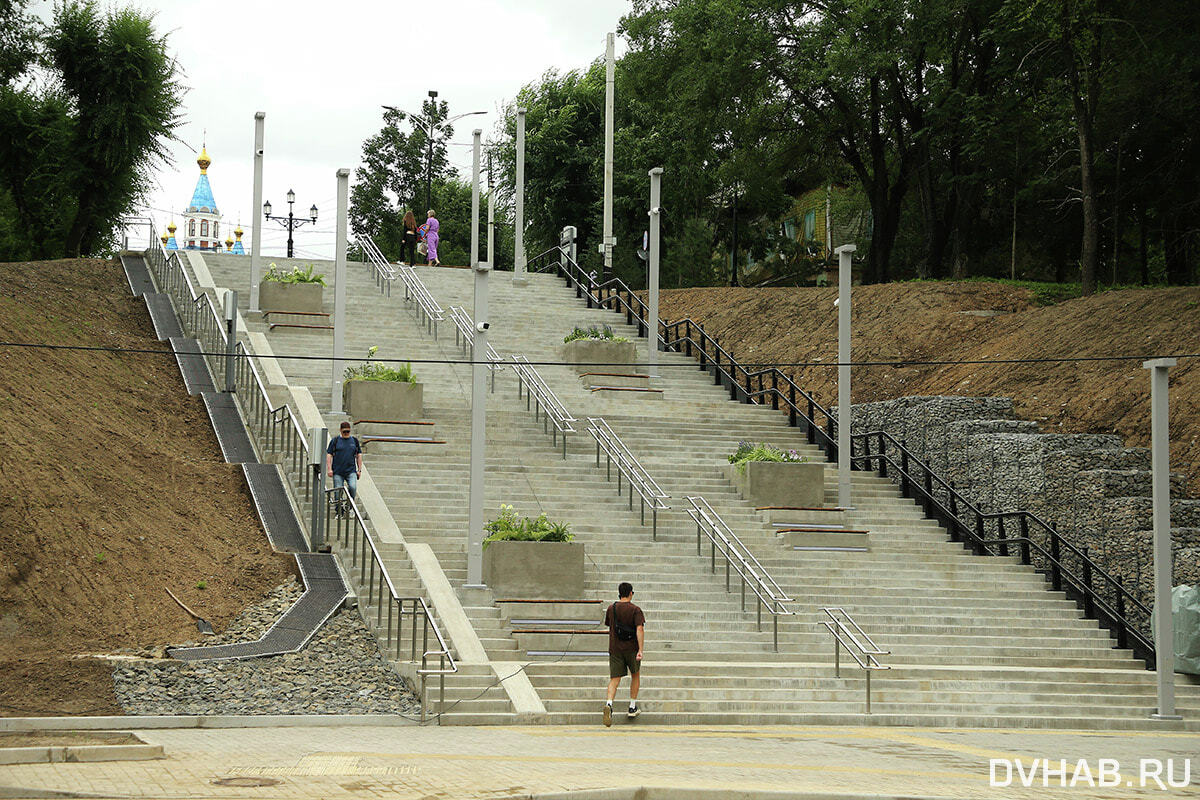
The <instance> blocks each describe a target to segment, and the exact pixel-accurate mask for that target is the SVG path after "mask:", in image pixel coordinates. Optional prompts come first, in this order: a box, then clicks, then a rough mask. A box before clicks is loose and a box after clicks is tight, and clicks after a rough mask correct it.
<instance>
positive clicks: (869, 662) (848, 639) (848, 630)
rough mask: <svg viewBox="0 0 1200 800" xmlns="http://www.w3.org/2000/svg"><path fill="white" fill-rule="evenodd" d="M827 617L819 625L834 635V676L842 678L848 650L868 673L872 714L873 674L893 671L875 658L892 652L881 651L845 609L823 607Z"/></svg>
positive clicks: (868, 691)
mask: <svg viewBox="0 0 1200 800" xmlns="http://www.w3.org/2000/svg"><path fill="white" fill-rule="evenodd" d="M821 610H822V611H824V612H825V616H827V617H829V619H828V620H820V622H819V624H820V625H821V626H822V627H824V628H825V630H827V631H829V633H830V634H832V635H833V674H834V676H835V677H838V678H840V677H842V656H841V650H842V648H843V647H844V648H846V652H847V653H849V654H850V655H851V656H853V657H854V660H855V661H856V662H858V666H859V668H860V669H862V670H864V671H865V672H866V677H867V713H868V714H870V713H871V673H872V672H873V671H875V670H883V669H891V667H889V666H886V665H884V664H880V663H879V659H877V658H876V657H875V656H886V655H891V651H890V650H881V649H880V648H879V645H877V644H875V642H874V641H872V640H871V637H870V636H868V635H867V634H866V632H864V631H863V629H862V628H860V627H859V626H858V623H857V622H855V621H854V618H853V617H851V616H850V615H849V614H847V613H846V610H845V609H844V608H841V607H839V606H830V607H828V608H826V607H824V606H823V607H822V608H821ZM859 637H862V639H863V640H865V641H866V643H867V646H864V645H863V643H862V641H860V640H859Z"/></svg>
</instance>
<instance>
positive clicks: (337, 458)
mask: <svg viewBox="0 0 1200 800" xmlns="http://www.w3.org/2000/svg"><path fill="white" fill-rule="evenodd" d="M325 471H326V472H328V473H329V477H331V478H333V488H335V489H340V488H342V486H345V487H346V489H347V490H348V491H349V492H350V497H351V498H355V497H358V479H359V477H361V476H362V446H361V445H359V443H358V437H357V436H351V435H350V423H349V422H342V425H341V429H340V431H339V433H338V435H337V436H335V437H333V438H332V439H330V440H329V447H327V448H325ZM345 513H346V509H345V506H344V504H343V503H342V501H341V496H340V495H339V496H338V504H337V514H338V516H339V517H340V516H342V515H343V514H345Z"/></svg>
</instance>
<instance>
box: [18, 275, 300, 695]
mask: <svg viewBox="0 0 1200 800" xmlns="http://www.w3.org/2000/svg"><path fill="white" fill-rule="evenodd" d="M0 341H3V342H38V343H53V344H62V345H84V346H96V347H117V348H123V349H124V348H133V349H151V350H156V351H161V352H163V353H169V350H168V349H167V347H166V346H165V345H163V344H161V343H159V342H158V341H157V340H156V339H155V337H154V333H153V329H152V327H151V325H150V318H149V315H148V314H147V313H146V310H145V306H144V304H143V303H142V302H141V301H140V300H135V299H134V298H133V297H132V296H131V295H130V293H129V289H128V286H127V285H126V283H125V278H124V273H123V272H122V270H121V267H120V265H119V264H115V263H112V262H106V261H98V260H71V261H53V262H39V263H30V264H0ZM0 427H2V429H3V430H4V433H5V435H4V442H5V446H4V447H3V448H0V475H2V476H3V481H2V483H0V675H4V676H5V678H4V680H3V681H0V715H3V716H13V715H22V714H53V713H120V712H119V710H118V709H117V707H116V701H115V698H114V696H113V691H112V678H111V670H110V669H109V665H108V663H106V662H101V661H96V660H89V659H79V658H77V656H79V655H81V654H105V653H112V652H113V651H116V650H120V649H126V648H139V647H145V646H154V645H164V644H170V643H177V642H182V641H186V640H189V639H195V638H197V635H198V634H197V632H196V628H195V624H194V623H193V622H192V621H191V620H190V618H189V617H187V616H186V615H185V614H184V612H183V611H182V610H180V609H179V607H178V606H176V605H175V603H174V602H173V601H172V600H171V599H170V597H168V596H167V594H166V591H165V588H166V587H170V588H171V590H172V591H174V592H175V593H176V594H177V595H178V596H179V597H180V598H181V599H182V600H183V602H185V603H187V604H188V605H189V606H191V607H192V608H193V609H195V610H196V611H197V613H199V614H201V615H202V616H204V617H206V618H207V619H208V620H210V621H211V622H212V623H213V625H214V627H215V628H216V629H217V630H218V631H220V630H222V629H223V628H224V626H225V624H226V623H228V621H229V620H231V619H232V618H233V617H234V616H235V615H236V614H237V613H238V612H239V611H241V609H242V608H244V607H245V606H246V605H248V604H249V603H251V602H254V601H256V600H258V599H259V598H261V597H262V596H263V595H264V594H266V593H267V592H268V591H269V590H270V589H271V588H273V587H274V586H276V585H277V584H279V583H280V582H282V581H283V580H285V579H286V577H287V576H288V575H289V574H290V573H291V570H292V563H293V562H292V559H291V558H290V557H286V556H282V555H278V554H275V553H273V552H272V551H271V548H270V544H269V543H268V541H267V538H266V536H265V534H264V533H263V531H262V529H261V527H260V526H259V524H258V521H257V516H256V515H255V513H254V508H253V505H252V503H251V501H250V498H249V495H248V494H247V493H246V490H245V488H244V481H243V478H242V474H241V471H240V468H239V467H236V466H233V465H229V464H226V463H224V461H223V459H222V457H221V451H220V448H219V446H218V445H217V441H216V438H215V436H214V435H213V433H212V428H211V426H210V424H209V422H208V417H207V415H206V414H205V411H204V406H203V404H202V403H201V401H200V399H199V398H198V397H189V396H188V395H187V393H186V391H185V389H184V386H183V381H182V379H181V378H180V375H179V370H178V368H177V367H176V365H175V360H174V358H173V357H172V356H170V355H157V354H151V355H131V354H113V353H104V352H79V351H65V350H60V351H49V350H35V349H25V348H18V347H9V346H0ZM201 585H203V587H204V588H199V587H200V586H201Z"/></svg>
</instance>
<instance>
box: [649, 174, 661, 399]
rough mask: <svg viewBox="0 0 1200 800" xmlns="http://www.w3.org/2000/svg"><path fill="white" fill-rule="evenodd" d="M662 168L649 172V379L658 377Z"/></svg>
mask: <svg viewBox="0 0 1200 800" xmlns="http://www.w3.org/2000/svg"><path fill="white" fill-rule="evenodd" d="M662 174H663V170H662V167H655V168H654V169H652V170H650V253H649V256H650V260H649V264H650V279H649V281H648V285H649V289H650V292H649V294H650V309H649V311H648V313H647V314H646V316H647V317H649V319H647V320H646V323H647V326H648V331H647V333H648V334H649V337H650V341H649V344H648V345H647V347H646V355H647V361H648V362H649V367H650V368H649V370H647V371H648V372H649V374H650V377H651V378H657V377H658V260H659V255H660V250H661V247H660V243H659V230H658V226H659V220H660V218H661V216H662V214H661V211H662V209H661V208H659V206H660V204H661V203H662Z"/></svg>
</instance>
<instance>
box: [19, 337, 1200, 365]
mask: <svg viewBox="0 0 1200 800" xmlns="http://www.w3.org/2000/svg"><path fill="white" fill-rule="evenodd" d="M0 347H3V348H11V349H30V350H52V351H53V350H62V351H77V352H95V353H114V354H124V355H160V356H161V355H171V356H173V355H175V353H174V351H172V350H169V349H168V350H155V349H150V348H138V347H112V346H101V345H76V344H53V343H49V342H0ZM187 355H201V356H210V357H214V358H216V357H220V358H224V357H225V356H226V355H228V354H227V353H225V352H209V351H192V352H189V353H187ZM236 357H237V358H257V357H258V356H254V355H251V354H238V355H237V356H236ZM273 358H275V359H276V360H279V361H324V362H334V361H354V362H358V361H361V360H362V359H361V358H357V357H354V358H352V357H341V358H335V357H334V356H305V355H282V354H279V353H276V354H275V355H274V356H273ZM1158 358H1175V359H1192V358H1200V353H1166V354H1162V353H1158V354H1148V355H1123V356H1115V355H1114V356H1043V357H1040V358H998V359H945V360H911V359H904V360H896V361H771V362H747V363H739V364H738V365H737V366H738V369H740V370H748V369H771V368H773V367H776V368H777V367H846V366H848V367H894V368H902V367H949V366H992V365H1012V364H1085V363H1102V362H1123V361H1151V360H1154V359H1158ZM372 360H374V361H377V362H380V363H384V364H404V363H408V364H449V365H454V366H459V365H462V366H471V365H475V364H482V365H485V366H487V365H491V364H493V363H495V362H493V361H489V360H478V361H477V360H472V359H469V358H462V359H452V358H375V359H372ZM523 363H528V364H529V365H530V366H537V367H542V366H546V367H553V366H621V365H624V366H646V365H647V364H646V363H640V364H628V363H623V364H618V363H617V362H610V361H595V362H587V363H583V364H581V363H578V362H571V361H557V360H545V361H528V362H523ZM657 366H658V367H659V368H666V367H678V368H682V369H696V364H695V363H692V364H669V363H658V364H657Z"/></svg>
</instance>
